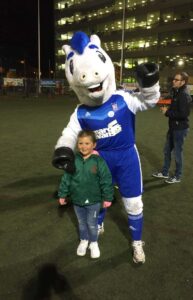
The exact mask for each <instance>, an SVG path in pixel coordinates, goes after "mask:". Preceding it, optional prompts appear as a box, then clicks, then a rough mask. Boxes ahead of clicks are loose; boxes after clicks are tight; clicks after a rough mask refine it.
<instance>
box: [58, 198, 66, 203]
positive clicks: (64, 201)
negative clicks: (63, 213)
mask: <svg viewBox="0 0 193 300" xmlns="http://www.w3.org/2000/svg"><path fill="white" fill-rule="evenodd" d="M58 201H59V203H60V205H66V204H67V201H66V199H65V198H59V200H58Z"/></svg>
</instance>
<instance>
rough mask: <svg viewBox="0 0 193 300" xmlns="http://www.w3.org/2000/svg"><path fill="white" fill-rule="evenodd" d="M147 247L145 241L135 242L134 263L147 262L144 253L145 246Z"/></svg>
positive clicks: (133, 244)
mask: <svg viewBox="0 0 193 300" xmlns="http://www.w3.org/2000/svg"><path fill="white" fill-rule="evenodd" d="M144 245H145V242H143V241H133V242H132V247H133V261H134V263H136V264H138V263H142V264H144V262H145V253H144V251H143V246H144Z"/></svg>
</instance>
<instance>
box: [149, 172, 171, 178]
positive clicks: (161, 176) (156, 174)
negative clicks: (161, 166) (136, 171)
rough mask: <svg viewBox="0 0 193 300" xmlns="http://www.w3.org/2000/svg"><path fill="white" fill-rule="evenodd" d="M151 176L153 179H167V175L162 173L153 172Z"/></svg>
mask: <svg viewBox="0 0 193 300" xmlns="http://www.w3.org/2000/svg"><path fill="white" fill-rule="evenodd" d="M152 176H153V177H155V178H168V177H169V174H163V173H162V172H154V173H153V174H152Z"/></svg>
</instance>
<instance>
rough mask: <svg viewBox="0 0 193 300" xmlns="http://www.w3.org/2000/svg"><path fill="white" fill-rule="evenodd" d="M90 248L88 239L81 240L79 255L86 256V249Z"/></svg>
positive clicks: (78, 249)
mask: <svg viewBox="0 0 193 300" xmlns="http://www.w3.org/2000/svg"><path fill="white" fill-rule="evenodd" d="M87 248H88V241H87V240H81V241H80V244H79V245H78V248H77V252H76V253H77V255H78V256H84V255H85V254H86V250H87Z"/></svg>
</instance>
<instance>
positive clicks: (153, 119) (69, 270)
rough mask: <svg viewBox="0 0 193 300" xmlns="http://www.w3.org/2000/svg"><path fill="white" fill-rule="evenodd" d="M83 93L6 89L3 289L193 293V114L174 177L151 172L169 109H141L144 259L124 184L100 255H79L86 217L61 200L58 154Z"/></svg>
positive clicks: (154, 298)
mask: <svg viewBox="0 0 193 300" xmlns="http://www.w3.org/2000/svg"><path fill="white" fill-rule="evenodd" d="M77 103H78V102H77V100H76V99H75V97H73V96H68V95H64V96H63V97H53V98H45V97H38V98H34V97H29V98H25V99H23V98H22V97H14V96H12V97H10V96H0V123H1V138H0V144H1V147H0V153H1V168H0V182H1V192H0V235H1V247H0V299H1V300H48V299H50V300H55V299H68V300H70V299H72V300H95V299H96V300H98V299H105V300H108V299H109V300H110V299H112V300H117V299H120V300H128V299H131V300H137V299H138V300H142V299H145V300H146V299H147V300H186V299H187V300H189V299H193V267H192V262H193V221H192V220H193V217H192V212H193V185H192V181H193V180H192V179H193V175H192V168H193V167H192V166H193V155H192V149H193V138H192V127H193V117H192V114H191V116H190V124H191V128H190V133H189V135H188V137H187V140H186V141H185V146H184V176H183V179H182V182H181V183H177V184H174V185H167V184H165V183H164V182H163V180H160V179H154V178H152V177H151V173H152V172H153V171H155V170H157V169H159V168H160V167H161V164H162V158H163V157H162V149H163V144H164V140H165V133H166V130H167V119H166V118H165V117H164V116H163V115H162V114H161V113H160V112H159V109H158V108H157V107H156V108H154V109H152V110H149V111H146V112H143V113H138V114H137V118H136V143H137V146H138V149H139V153H140V157H141V163H142V170H143V177H144V195H143V201H144V232H143V239H144V241H145V252H146V263H145V264H144V265H142V266H138V265H135V264H134V263H133V262H132V255H131V246H130V238H129V234H128V229H127V216H126V213H125V211H124V209H123V206H122V203H121V201H120V196H119V192H118V191H117V190H115V193H116V199H117V200H116V201H115V203H114V204H113V206H112V207H111V208H109V209H108V212H107V217H106V221H105V233H104V235H102V236H100V239H99V245H100V249H101V257H100V259H98V260H91V258H90V257H89V253H88V254H87V255H86V256H85V257H77V256H76V248H77V244H78V233H77V221H76V218H75V216H74V212H73V209H72V207H71V206H67V207H65V208H59V207H58V204H57V201H56V199H55V197H54V192H55V191H56V190H57V187H58V184H59V181H60V177H61V175H62V171H59V170H56V169H54V168H53V167H52V165H51V158H52V154H53V150H54V145H55V143H56V141H57V139H58V138H59V136H60V134H61V131H62V129H63V127H64V126H65V125H66V124H67V122H68V120H69V116H70V115H71V113H72V112H73V110H74V108H75V106H76V105H77ZM173 167H174V166H173Z"/></svg>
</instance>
